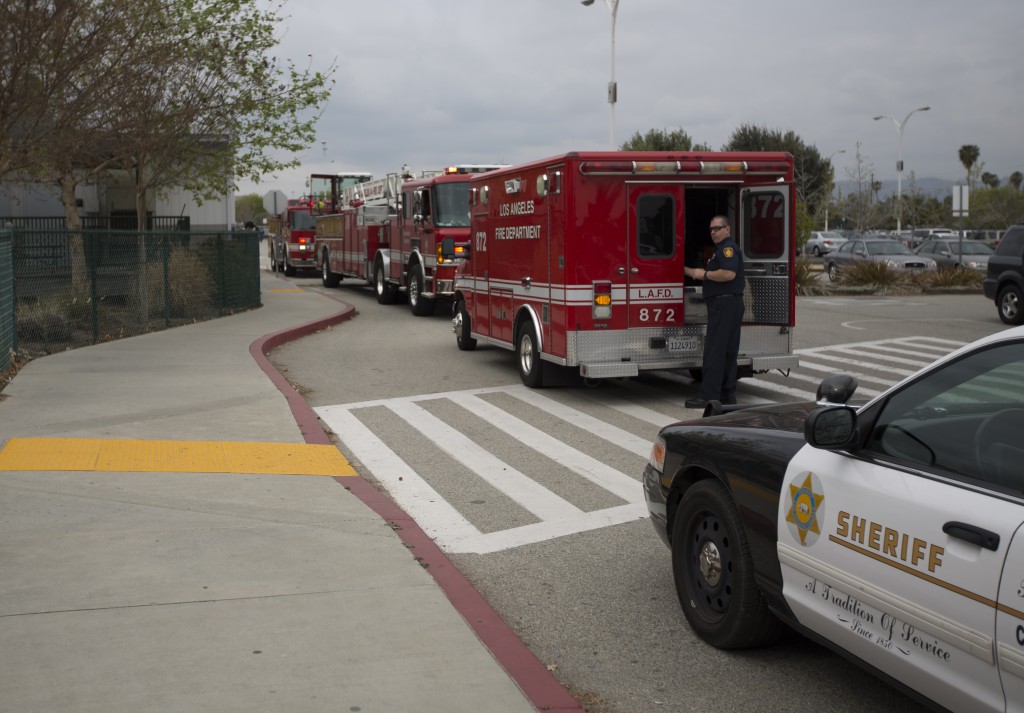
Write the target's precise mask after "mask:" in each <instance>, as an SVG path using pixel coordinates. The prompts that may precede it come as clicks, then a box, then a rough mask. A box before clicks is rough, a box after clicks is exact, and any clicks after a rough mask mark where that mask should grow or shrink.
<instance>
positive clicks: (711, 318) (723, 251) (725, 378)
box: [683, 215, 746, 409]
mask: <svg viewBox="0 0 1024 713" xmlns="http://www.w3.org/2000/svg"><path fill="white" fill-rule="evenodd" d="M711 240H712V242H714V244H715V254H714V255H713V256H712V257H711V259H710V260H708V264H707V266H706V267H703V268H700V267H684V268H683V272H685V273H686V276H687V277H692V278H693V279H695V280H701V281H702V282H703V283H704V284H703V287H704V290H703V292H704V302H705V304H706V305H707V307H708V330H707V336H706V337H705V338H704V365H703V367H702V371H703V379H702V381H701V385H700V391H699V392H698V395H697V398H694V399H687V400H686V408H700V409H702V408H704V407H705V406H707V403H708V401H714V400H717V401H721V402H722V403H723V404H734V403H736V357H737V356H738V355H739V351H740V323H741V322H742V321H743V288H744V286H745V284H746V283H745V281H744V277H743V256H742V255H740V247H739V245H737V244H736V241H735V240H733V238H732V230H731V229H730V227H729V219H728V218H726V217H725V216H721V215H716V216H715V217H714V218H712V219H711Z"/></svg>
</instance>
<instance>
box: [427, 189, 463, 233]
mask: <svg viewBox="0 0 1024 713" xmlns="http://www.w3.org/2000/svg"><path fill="white" fill-rule="evenodd" d="M433 212H434V225H436V226H438V227H440V228H461V227H467V226H468V225H469V183H467V182H465V181H462V182H459V183H441V184H439V185H437V186H434V211H433Z"/></svg>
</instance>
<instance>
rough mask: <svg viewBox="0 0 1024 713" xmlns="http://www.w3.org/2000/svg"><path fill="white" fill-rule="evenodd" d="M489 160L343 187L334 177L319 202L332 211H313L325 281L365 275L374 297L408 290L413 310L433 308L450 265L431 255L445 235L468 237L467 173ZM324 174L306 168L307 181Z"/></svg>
mask: <svg viewBox="0 0 1024 713" xmlns="http://www.w3.org/2000/svg"><path fill="white" fill-rule="evenodd" d="M496 168H500V166H492V165H462V166H453V167H450V168H448V169H446V170H444V171H431V172H426V173H424V174H421V175H420V176H418V177H413V176H412V175H411V173H410V172H408V171H403V172H402V173H393V174H388V175H387V176H385V177H384V178H381V179H378V180H375V181H372V180H371V181H365V182H360V183H356V184H354V185H350V186H348V187H347V188H342V187H341V183H340V182H337V181H336V182H335V183H336V185H335V186H334V187H333V188H329V189H328V190H330V191H332V192H333V195H334V196H335V198H334V199H333V200H324V201H323V203H324V205H327V206H334V207H335V208H336V210H337V211H338V212H336V213H334V214H325V215H320V216H317V218H316V222H317V255H316V259H317V266H318V267H319V268H320V272H321V275H322V277H323V284H324V286H326V287H334V286H337V285H338V283H339V282H340V281H341V280H342V279H343V278H346V277H350V278H356V279H359V280H365V281H366V282H367V283H368V284H370V285H372V286H373V288H374V291H375V292H376V295H377V301H378V302H380V303H381V304H391V303H393V302H395V301H397V299H398V298H399V297H400V296H402V295H407V296H408V299H409V307H410V309H411V310H412V313H413V314H415V315H417V316H422V315H428V314H432V313H433V312H434V308H435V305H436V303H437V302H438V301H442V300H451V298H452V294H453V290H452V288H453V285H454V279H455V268H456V264H455V262H454V261H449V262H447V263H445V262H444V261H440V260H439V259H438V247H439V246H440V243H441V241H442V240H443V239H445V238H452V239H453V240H455V241H459V242H462V241H465V240H467V239H468V237H469V204H468V195H469V179H470V178H471V177H472V176H473V175H475V174H478V173H482V172H484V171H489V170H494V169H496ZM342 175H343V176H344V175H345V174H342ZM327 178H330V177H324V176H313V177H311V179H310V185H311V186H312V185H314V181H324V180H325V179H327ZM315 185H318V186H319V185H321V184H320V183H316V184H315Z"/></svg>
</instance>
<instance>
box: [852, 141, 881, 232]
mask: <svg viewBox="0 0 1024 713" xmlns="http://www.w3.org/2000/svg"><path fill="white" fill-rule="evenodd" d="M860 146H861V144H860V142H859V141H858V142H857V150H856V152H855V153H854V165H853V166H852V167H848V168H847V169H846V175H847V177H848V178H849V179H850V181H852V182H853V184H854V186H855V192H854V193H853V194H851V195H848V196H847V197H846V204H845V206H844V207H843V215H844V218H845V219H846V220H850V221H852V222H853V228H854V229H855V230H867V229H868V228H871V227H873V226H875V225H878V223H879V211H878V206H877V204H876V203H875V201H873V200H872V188H873V186H872V183H873V182H874V179H873V176H874V166H873V165H872V164H871V163H869V162H868V161H867V160H866V159H865V157H864V154H863V153H861V149H860Z"/></svg>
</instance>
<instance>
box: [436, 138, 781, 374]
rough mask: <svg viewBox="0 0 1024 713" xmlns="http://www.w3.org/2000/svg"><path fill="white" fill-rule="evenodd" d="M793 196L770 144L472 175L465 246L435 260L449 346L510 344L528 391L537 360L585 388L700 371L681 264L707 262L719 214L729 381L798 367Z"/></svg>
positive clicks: (696, 296)
mask: <svg viewBox="0 0 1024 713" xmlns="http://www.w3.org/2000/svg"><path fill="white" fill-rule="evenodd" d="M794 194H795V189H794V182H793V158H792V156H791V155H790V154H788V153H781V152H778V153H776V152H759V153H753V152H752V153H740V152H729V153H722V152H708V153H705V152H690V153H677V152H585V153H584V152H574V153H568V154H565V155H561V156H556V157H553V158H549V159H546V160H542V161H537V162H535V163H529V164H524V165H520V166H515V167H511V168H506V169H502V170H498V171H494V172H491V173H487V174H483V175H480V176H476V177H473V179H472V180H471V182H470V192H469V202H470V212H471V220H470V231H471V233H472V237H471V240H469V241H467V242H466V243H463V244H459V243H458V242H457V241H452V240H449V241H444V243H443V245H442V253H441V254H442V258H443V259H445V260H453V259H454V260H455V261H456V263H457V265H458V274H457V276H456V280H455V295H454V303H453V317H452V329H453V331H454V332H455V337H456V342H457V344H458V347H459V349H462V350H465V351H468V350H472V349H474V348H475V347H476V345H477V342H485V343H488V344H493V345H496V346H499V347H504V348H506V349H511V350H513V351H514V352H515V355H516V364H517V367H518V371H519V375H520V377H521V379H522V381H523V383H524V384H526V385H527V386H530V387H540V386H542V385H543V382H544V371H545V366H548V365H550V364H554V365H560V366H563V367H573V368H578V369H579V373H580V374H581V375H582V376H583V377H584V378H585V379H587V380H588V383H590V381H589V380H594V379H605V378H613V377H631V376H637V375H638V374H639V372H640V371H645V370H655V369H684V370H687V369H688V370H690V372H691V373H692V374H693V375H694V376H698V377H699V375H700V370H701V366H702V363H701V362H702V350H703V339H704V335H705V333H706V330H707V307H706V305H705V304H704V301H703V298H702V293H701V285H700V283H699V282H696V281H691V280H690V279H689V278H685V277H684V274H683V266H684V265H690V266H703V265H704V264H705V262H706V260H707V259H708V257H710V255H711V254H712V253H713V252H714V250H713V243H712V241H711V237H710V235H709V233H708V227H707V226H708V224H709V222H710V219H711V218H712V217H714V216H715V215H726V216H728V217H729V220H730V222H731V223H732V225H733V226H734V227H733V235H734V237H735V238H736V239H737V242H738V243H739V244H740V246H741V249H742V251H743V257H744V266H745V275H746V285H747V289H746V293H745V296H744V299H745V302H746V312H745V316H744V324H743V328H742V333H741V334H742V336H741V345H740V357H739V370H740V375H741V376H751V375H752V374H753V373H759V372H765V371H769V370H772V369H779V370H783V371H784V370H788V369H790V368H793V367H796V366H797V365H798V360H797V358H796V357H795V356H794V355H793V353H792V352H793V327H794V325H795V307H796V297H795V295H796V292H795V289H796V285H795V277H794V254H795V251H796V239H795V210H794V201H795V195H794Z"/></svg>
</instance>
